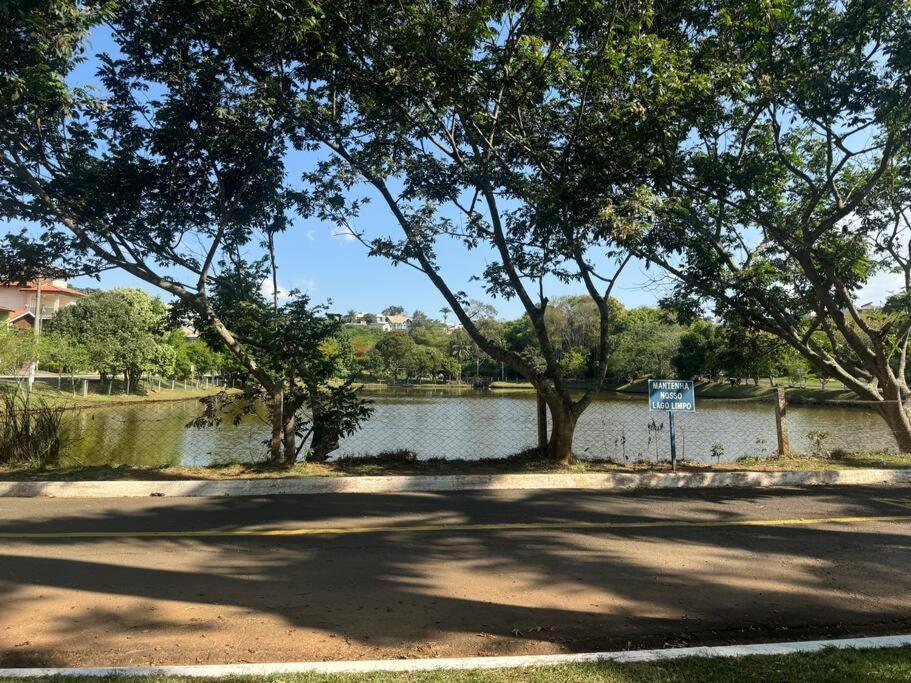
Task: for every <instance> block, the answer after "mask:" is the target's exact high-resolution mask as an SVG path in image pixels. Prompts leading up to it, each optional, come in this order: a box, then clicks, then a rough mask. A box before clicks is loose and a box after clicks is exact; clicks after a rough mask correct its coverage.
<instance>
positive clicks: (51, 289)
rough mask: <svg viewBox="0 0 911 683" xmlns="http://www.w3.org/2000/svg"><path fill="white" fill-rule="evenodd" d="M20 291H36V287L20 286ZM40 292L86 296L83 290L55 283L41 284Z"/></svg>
mask: <svg viewBox="0 0 911 683" xmlns="http://www.w3.org/2000/svg"><path fill="white" fill-rule="evenodd" d="M19 291H20V292H37V291H38V287H20V288H19ZM41 293H42V294H72V295H73V296H86V294H85V293H84V292H80V291H79V290H78V289H70V288H69V287H58V286H57V285H41Z"/></svg>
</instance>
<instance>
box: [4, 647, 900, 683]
mask: <svg viewBox="0 0 911 683" xmlns="http://www.w3.org/2000/svg"><path fill="white" fill-rule="evenodd" d="M0 680H10V681H12V680H13V679H0ZM53 680H76V679H75V678H57V679H53ZM79 680H85V679H79ZM94 680H108V681H120V682H130V683H134V682H135V683H176V682H177V681H190V680H199V679H188V678H181V677H166V676H151V677H135V676H134V677H122V678H107V679H94ZM218 680H221V681H231V682H234V683H241V682H249V683H254V682H261V681H274V682H278V681H283V682H284V683H367V682H369V683H406V682H407V683H442V682H446V683H469V682H470V683H518V682H520V681H522V682H533V683H595V682H596V681H597V682H600V683H634V682H635V683H638V682H642V683H659V682H660V683H676V682H678V681H679V682H680V683H684V682H686V683H697V682H703V681H725V682H730V683H752V682H756V683H759V682H763V683H765V682H784V681H789V682H790V681H795V682H796V681H800V682H801V683H834V682H836V681H853V682H857V683H868V682H871V683H872V682H873V681H877V682H881V681H911V648H896V649H887V650H827V651H824V652H818V653H813V654H796V655H783V656H754V657H743V658H738V659H722V658H716V659H707V658H695V657H694V658H687V659H680V660H676V661H667V662H660V663H635V664H614V663H612V662H602V663H598V664H574V665H563V666H555V667H540V668H532V669H495V670H490V671H440V672H426V673H410V674H388V673H377V674H339V675H318V674H276V675H272V676H261V677H255V676H242V677H230V678H222V679H218Z"/></svg>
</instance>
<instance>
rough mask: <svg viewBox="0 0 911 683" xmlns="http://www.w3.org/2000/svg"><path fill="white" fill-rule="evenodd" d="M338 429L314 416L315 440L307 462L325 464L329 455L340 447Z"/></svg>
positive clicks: (311, 443)
mask: <svg viewBox="0 0 911 683" xmlns="http://www.w3.org/2000/svg"><path fill="white" fill-rule="evenodd" d="M339 440H340V439H339V434H338V429H336V428H335V427H334V426H333V425H327V424H325V421H324V420H322V419H320V417H319V416H318V415H316V414H314V415H313V440H312V441H311V442H310V450H308V451H307V462H325V461H326V460H328V459H329V454H330V453H332V452H333V451H335V450H337V449H338V447H339Z"/></svg>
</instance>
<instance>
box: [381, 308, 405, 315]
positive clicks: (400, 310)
mask: <svg viewBox="0 0 911 683" xmlns="http://www.w3.org/2000/svg"><path fill="white" fill-rule="evenodd" d="M383 315H385V316H387V317H388V316H390V315H405V309H404V308H402V307H401V306H386V308H384V309H383Z"/></svg>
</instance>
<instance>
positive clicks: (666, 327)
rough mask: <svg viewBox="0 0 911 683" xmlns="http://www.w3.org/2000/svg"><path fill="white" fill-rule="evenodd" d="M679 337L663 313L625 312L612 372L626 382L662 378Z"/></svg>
mask: <svg viewBox="0 0 911 683" xmlns="http://www.w3.org/2000/svg"><path fill="white" fill-rule="evenodd" d="M682 334H683V328H682V327H681V326H680V325H676V324H672V323H671V321H669V320H668V319H667V314H666V313H665V312H663V311H659V310H657V309H654V308H647V307H644V306H643V307H640V308H633V309H631V310H629V311H626V312H625V313H624V315H623V317H622V319H621V322H620V332H619V333H618V334H617V336H616V340H615V344H614V352H613V355H612V357H611V360H612V362H613V364H614V367H615V369H616V372H617V373H618V375H620V376H623V377H625V378H627V379H635V378H637V377H643V376H645V375H650V376H653V377H666V376H667V373H668V372H669V371H670V366H671V359H672V358H673V357H674V355H675V354H676V352H677V349H678V347H679V345H680V337H681V336H682Z"/></svg>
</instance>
